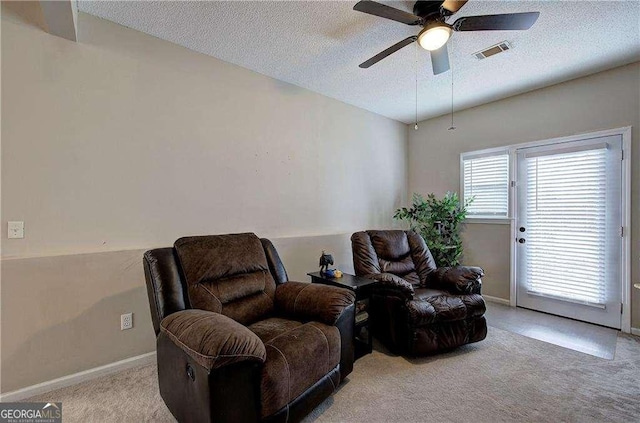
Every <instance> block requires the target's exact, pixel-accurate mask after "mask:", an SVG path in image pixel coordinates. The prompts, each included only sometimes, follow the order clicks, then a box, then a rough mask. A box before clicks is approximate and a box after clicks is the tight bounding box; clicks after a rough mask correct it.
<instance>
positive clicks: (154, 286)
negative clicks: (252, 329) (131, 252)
mask: <svg viewBox="0 0 640 423" xmlns="http://www.w3.org/2000/svg"><path fill="white" fill-rule="evenodd" d="M144 265H145V276H146V280H147V292H148V294H149V303H150V305H151V315H152V320H153V325H154V328H155V330H156V334H158V332H159V327H160V322H161V321H162V319H163V318H165V317H166V316H168V315H169V314H171V313H174V312H176V311H179V310H184V309H185V308H198V309H202V310H209V311H213V312H216V313H221V314H224V315H226V316H228V317H230V318H232V319H234V320H236V321H238V322H239V323H242V324H245V325H247V324H250V323H252V322H254V321H257V320H260V319H262V318H265V317H267V316H268V315H270V314H271V313H272V311H273V301H274V294H275V287H276V284H280V283H284V282H286V281H287V279H288V277H287V273H286V271H285V269H284V266H283V265H282V261H281V260H280V257H279V256H278V253H277V251H276V250H275V248H274V247H273V244H271V242H270V241H269V240H268V239H260V238H258V237H257V236H256V235H255V234H252V233H245V234H231V235H210V236H193V237H185V238H180V239H178V240H177V241H176V242H175V244H174V247H173V248H159V249H155V250H150V251H147V252H146V253H145V255H144Z"/></svg>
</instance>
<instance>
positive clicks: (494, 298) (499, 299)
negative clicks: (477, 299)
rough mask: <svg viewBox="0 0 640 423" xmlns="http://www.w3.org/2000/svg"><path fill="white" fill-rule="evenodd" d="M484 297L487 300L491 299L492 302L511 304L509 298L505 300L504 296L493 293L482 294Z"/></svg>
mask: <svg viewBox="0 0 640 423" xmlns="http://www.w3.org/2000/svg"><path fill="white" fill-rule="evenodd" d="M482 298H484V299H485V300H487V301H490V302H492V303H498V304H504V305H508V306H510V305H511V303H510V302H509V300H505V299H504V298H499V297H492V296H491V295H484V294H482Z"/></svg>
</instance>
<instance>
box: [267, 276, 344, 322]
mask: <svg viewBox="0 0 640 423" xmlns="http://www.w3.org/2000/svg"><path fill="white" fill-rule="evenodd" d="M355 298H356V296H355V294H354V293H353V292H352V291H350V290H348V289H346V288H338V287H335V286H329V285H322V284H315V283H302V282H285V283H283V284H280V285H278V287H277V288H276V299H275V305H276V311H277V312H278V313H280V314H282V315H284V316H287V317H291V318H295V319H299V320H307V321H310V320H313V321H318V322H321V323H325V324H327V325H332V326H333V325H335V323H336V322H337V321H338V318H339V317H340V315H341V314H342V312H343V311H344V310H345V309H346V308H347V307H349V306H350V305H351V304H353V302H354V301H355Z"/></svg>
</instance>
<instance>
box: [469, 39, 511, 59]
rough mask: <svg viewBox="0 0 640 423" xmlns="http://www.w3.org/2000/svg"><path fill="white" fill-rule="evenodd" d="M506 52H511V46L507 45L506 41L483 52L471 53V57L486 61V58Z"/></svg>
mask: <svg viewBox="0 0 640 423" xmlns="http://www.w3.org/2000/svg"><path fill="white" fill-rule="evenodd" d="M507 50H511V45H509V43H508V42H507V41H503V42H501V43H498V44H496V45H494V46H491V47H488V48H486V49H484V50H480V51H478V52H475V53H473V55H474V56H475V57H476V59H486V58H487V57H491V56H493V55H495V54H498V53H502V52H503V51H507Z"/></svg>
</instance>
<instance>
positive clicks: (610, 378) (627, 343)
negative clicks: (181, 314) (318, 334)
mask: <svg viewBox="0 0 640 423" xmlns="http://www.w3.org/2000/svg"><path fill="white" fill-rule="evenodd" d="M378 348H379V349H381V348H380V347H378ZM31 400H34V401H62V403H63V417H64V421H65V422H86V421H96V422H98V421H99V422H152V421H153V422H165V421H166V422H171V421H174V420H173V418H172V416H171V414H170V413H169V411H168V410H167V408H166V407H165V406H164V403H163V402H162V399H161V398H160V395H159V394H158V387H157V379H156V368H155V366H154V365H149V366H144V367H140V368H137V369H134V370H130V371H126V372H122V373H118V374H114V375H110V376H106V377H103V378H100V379H96V380H93V381H89V382H85V383H82V384H79V385H76V386H73V387H69V388H65V389H61V390H58V391H54V392H51V393H48V394H46V395H41V396H39V397H35V398H32V399H31ZM306 421H307V422H314V421H315V422H342V421H347V422H423V421H430V422H492V423H493V422H507V421H527V422H560V421H563V422H581V423H582V422H606V421H611V422H634V421H640V338H637V337H632V336H625V335H621V336H619V337H618V340H617V347H616V356H615V358H614V360H605V359H602V358H598V357H594V356H591V355H586V354H583V353H579V352H576V351H572V350H568V349H565V348H562V347H558V346H556V345H552V344H548V343H545V342H541V341H537V340H535V339H530V338H527V337H524V336H521V335H518V334H515V333H511V332H506V331H503V330H500V329H496V328H493V327H490V328H489V334H488V336H487V339H486V340H484V341H482V342H480V343H477V344H473V345H468V346H465V347H462V348H459V349H457V350H456V351H454V352H451V353H448V354H443V355H439V356H435V357H430V358H423V359H406V358H403V357H398V356H393V355H390V354H388V353H386V352H384V351H380V350H378V351H374V352H373V354H369V355H367V356H365V357H363V358H362V359H360V360H358V361H357V362H356V364H355V368H354V371H353V373H352V374H351V375H350V376H349V377H348V379H347V381H346V382H345V383H344V384H343V385H342V386H341V387H340V388H339V390H338V392H336V393H335V395H334V396H333V397H331V398H329V399H327V400H326V401H325V402H324V403H322V404H321V405H320V406H319V407H318V408H317V409H316V410H314V411H313V412H312V413H311V414H310V415H309V416H308V417H307V419H306Z"/></svg>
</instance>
